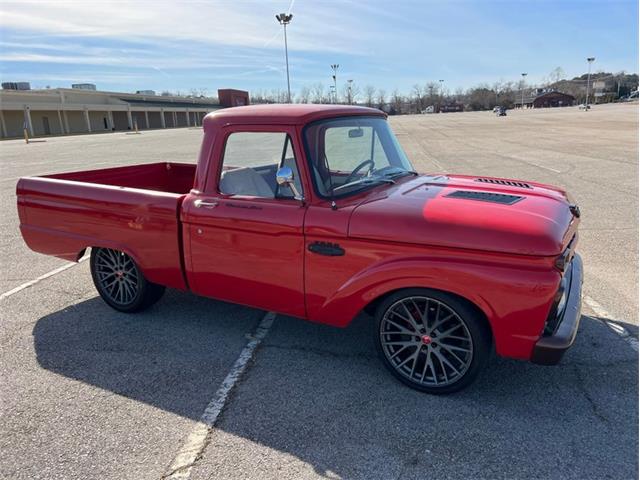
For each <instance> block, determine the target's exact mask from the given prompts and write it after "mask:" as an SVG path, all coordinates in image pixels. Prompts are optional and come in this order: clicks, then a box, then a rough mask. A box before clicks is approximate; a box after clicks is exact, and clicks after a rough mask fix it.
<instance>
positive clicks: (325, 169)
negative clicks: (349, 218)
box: [304, 117, 415, 198]
mask: <svg viewBox="0 0 640 480" xmlns="http://www.w3.org/2000/svg"><path fill="white" fill-rule="evenodd" d="M304 139H305V143H306V148H307V154H308V157H309V162H310V167H311V171H312V177H313V181H314V184H315V188H316V192H317V193H318V194H319V195H320V196H322V197H326V198H329V197H341V196H345V195H349V194H352V193H355V192H359V191H361V190H363V189H366V188H370V187H372V186H375V185H380V184H381V183H395V180H394V179H395V178H398V177H400V176H403V175H409V174H415V172H414V171H413V167H412V166H411V163H410V162H409V160H408V159H407V157H406V155H405V154H404V152H403V151H402V148H401V147H400V144H399V143H398V141H397V140H396V137H395V136H394V135H393V132H392V131H391V129H390V128H389V125H388V123H387V121H386V120H385V119H383V118H378V117H344V118H336V119H331V120H324V121H321V122H316V123H313V124H311V125H309V126H307V127H306V128H305V130H304Z"/></svg>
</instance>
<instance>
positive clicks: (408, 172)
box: [382, 169, 420, 178]
mask: <svg viewBox="0 0 640 480" xmlns="http://www.w3.org/2000/svg"><path fill="white" fill-rule="evenodd" d="M382 175H383V176H384V177H391V178H395V177H403V176H405V175H415V176H418V175H420V174H419V173H418V172H416V171H414V170H400V169H399V170H394V171H390V172H385V173H383V174H382Z"/></svg>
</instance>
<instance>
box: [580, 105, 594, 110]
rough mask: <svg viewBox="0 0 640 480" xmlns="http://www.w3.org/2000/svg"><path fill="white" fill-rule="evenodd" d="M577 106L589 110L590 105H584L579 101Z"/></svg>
mask: <svg viewBox="0 0 640 480" xmlns="http://www.w3.org/2000/svg"><path fill="white" fill-rule="evenodd" d="M578 108H579V109H580V110H591V105H585V104H584V103H581V104H580V105H578Z"/></svg>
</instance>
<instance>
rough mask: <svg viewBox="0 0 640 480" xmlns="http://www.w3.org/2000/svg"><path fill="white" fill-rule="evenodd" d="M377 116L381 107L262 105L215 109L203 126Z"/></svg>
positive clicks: (301, 123) (299, 122)
mask: <svg viewBox="0 0 640 480" xmlns="http://www.w3.org/2000/svg"><path fill="white" fill-rule="evenodd" d="M357 115H361V116H362V115H366V116H379V117H386V116H387V114H386V113H384V112H383V111H381V110H378V109H375V108H367V107H355V106H351V105H315V104H309V103H306V104H265V105H247V106H244V107H232V108H225V109H221V110H216V111H215V112H212V113H210V114H208V115H207V116H206V117H205V119H204V122H203V124H204V128H205V129H207V128H211V127H213V128H216V127H220V126H223V125H265V124H269V125H274V124H277V125H306V124H307V123H310V122H314V121H316V120H322V119H325V118H333V117H345V116H357Z"/></svg>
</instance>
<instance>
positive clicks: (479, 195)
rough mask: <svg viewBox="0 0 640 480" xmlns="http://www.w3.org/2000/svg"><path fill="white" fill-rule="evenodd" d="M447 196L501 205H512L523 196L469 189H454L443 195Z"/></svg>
mask: <svg viewBox="0 0 640 480" xmlns="http://www.w3.org/2000/svg"><path fill="white" fill-rule="evenodd" d="M445 196H446V197H448V198H461V199H464V200H479V201H481V202H492V203H500V204H502V205H513V204H514V203H516V202H519V201H520V200H522V199H523V198H524V197H521V196H520V195H505V194H503V193H491V192H474V191H471V190H456V191H455V192H453V193H450V194H449V195H445Z"/></svg>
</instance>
